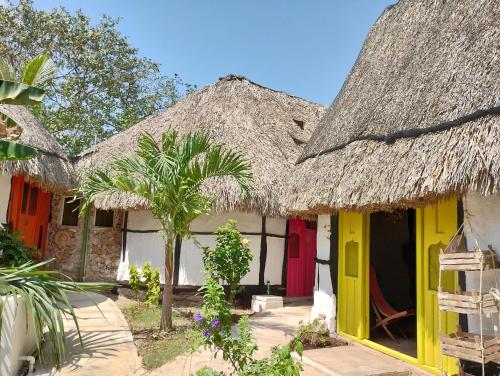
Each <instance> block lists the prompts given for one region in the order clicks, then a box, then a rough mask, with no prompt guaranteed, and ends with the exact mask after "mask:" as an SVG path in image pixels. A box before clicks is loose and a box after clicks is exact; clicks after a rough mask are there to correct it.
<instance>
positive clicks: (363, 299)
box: [338, 211, 370, 339]
mask: <svg viewBox="0 0 500 376" xmlns="http://www.w3.org/2000/svg"><path fill="white" fill-rule="evenodd" d="M369 220H370V217H369V214H364V213H355V212H346V211H341V212H340V213H339V265H338V274H339V277H338V281H339V289H338V291H339V297H338V298H339V302H341V301H343V302H345V301H347V299H350V300H349V301H352V302H353V303H354V304H344V305H343V306H342V305H340V304H339V309H338V314H339V317H338V331H339V333H343V334H346V335H349V336H354V337H356V338H358V339H365V338H368V337H369V336H370V317H369V315H370V309H369V304H370V300H369V299H370V295H369V289H368V287H369V281H368V270H369V263H370V259H369V252H368V239H369V231H370V226H369ZM349 247H354V248H355V249H352V248H349ZM348 249H349V250H350V251H355V256H354V257H353V260H356V261H355V262H354V265H351V267H354V268H355V272H356V276H349V275H346V274H348V271H346V252H347V250H348ZM351 256H352V255H351ZM347 261H349V260H347ZM352 307H354V312H352V311H350V312H348V311H349V308H352Z"/></svg>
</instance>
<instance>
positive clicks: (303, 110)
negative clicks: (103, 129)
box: [77, 75, 326, 215]
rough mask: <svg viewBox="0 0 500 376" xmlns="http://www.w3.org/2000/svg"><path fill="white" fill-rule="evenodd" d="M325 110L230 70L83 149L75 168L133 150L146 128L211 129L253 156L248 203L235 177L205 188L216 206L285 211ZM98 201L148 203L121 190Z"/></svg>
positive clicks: (270, 212) (100, 204)
mask: <svg viewBox="0 0 500 376" xmlns="http://www.w3.org/2000/svg"><path fill="white" fill-rule="evenodd" d="M325 110H326V107H325V106H322V105H318V104H314V103H310V102H308V101H305V100H303V99H300V98H297V97H293V96H290V95H288V94H286V93H284V92H279V91H274V90H271V89H268V88H265V87H263V86H260V85H257V84H255V83H253V82H251V81H249V80H247V79H246V78H244V77H241V76H236V75H229V76H227V77H224V78H221V79H220V80H219V81H218V82H216V83H214V84H212V85H209V86H207V87H205V88H204V89H202V90H200V91H198V92H195V93H193V94H190V95H189V96H188V97H186V98H185V99H183V100H181V101H180V102H178V103H177V104H175V105H174V106H172V107H170V108H167V109H166V110H165V111H164V112H162V113H160V114H158V115H155V116H151V117H149V118H147V119H145V120H144V121H142V122H140V123H138V124H136V125H135V126H133V127H131V128H129V129H127V130H126V131H124V132H122V133H119V134H117V135H115V136H113V137H111V138H110V139H108V140H106V141H103V142H101V143H99V144H98V145H97V146H95V147H94V148H93V149H91V150H89V151H87V152H85V153H83V154H82V156H81V158H80V160H79V162H78V163H77V169H78V170H79V171H80V173H84V172H85V171H88V169H89V168H95V167H104V166H105V165H106V164H107V163H109V162H110V161H112V160H113V159H114V158H117V157H120V156H122V155H125V154H127V153H130V152H133V151H134V150H135V148H136V144H137V139H138V136H139V135H140V134H141V133H143V132H146V131H147V132H150V133H152V134H153V135H154V136H155V137H157V138H159V137H160V136H161V134H163V133H164V132H166V131H168V130H177V131H178V132H179V133H180V134H181V135H182V134H185V133H187V132H189V131H193V130H197V129H202V128H203V129H208V130H209V134H210V136H211V138H212V141H213V142H214V143H218V144H221V143H222V144H224V145H225V146H226V147H228V148H231V149H234V150H238V151H239V152H241V153H243V154H244V155H245V156H246V157H247V158H248V159H249V160H250V161H251V163H252V170H253V174H254V179H255V181H254V184H253V188H254V193H253V195H252V197H251V198H250V199H249V200H248V201H246V202H245V203H243V202H241V197H240V192H239V189H237V187H236V185H235V183H234V182H233V181H232V180H224V181H223V182H221V181H213V182H211V183H210V184H208V185H207V187H206V189H207V191H208V192H209V193H213V194H214V195H215V196H216V197H217V198H218V199H217V202H216V203H215V210H219V211H228V210H233V209H243V210H252V211H257V212H259V213H262V214H266V215H280V214H285V207H284V194H285V192H286V182H287V179H288V178H289V176H290V172H291V169H292V167H293V165H294V163H295V161H296V160H297V158H298V156H299V155H300V153H301V151H302V147H303V145H304V144H305V143H306V142H307V141H308V140H309V137H310V135H311V134H312V131H313V130H314V128H315V126H316V125H317V123H318V121H319V118H320V117H321V115H322V114H323V113H324V111H325ZM96 206H97V207H99V208H103V209H109V208H128V209H132V208H141V207H145V203H144V202H143V201H141V200H140V199H138V198H137V197H133V196H131V195H126V194H121V195H113V196H104V197H101V198H100V199H98V200H96Z"/></svg>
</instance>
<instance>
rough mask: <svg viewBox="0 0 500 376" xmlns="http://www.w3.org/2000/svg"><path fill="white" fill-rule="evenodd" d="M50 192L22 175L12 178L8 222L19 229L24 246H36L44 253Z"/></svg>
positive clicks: (16, 229) (15, 229) (14, 228)
mask: <svg viewBox="0 0 500 376" xmlns="http://www.w3.org/2000/svg"><path fill="white" fill-rule="evenodd" d="M49 211H50V193H48V192H45V191H44V190H42V189H41V188H40V187H39V186H38V185H37V184H36V183H32V182H28V181H25V180H24V177H22V176H15V177H13V178H12V187H11V194H10V203H9V223H10V224H11V226H12V230H13V231H19V232H20V233H21V238H22V239H23V240H24V245H25V246H26V247H33V246H34V247H36V248H38V249H39V250H40V251H41V252H42V256H43V255H44V253H45V243H46V240H47V226H48V222H49Z"/></svg>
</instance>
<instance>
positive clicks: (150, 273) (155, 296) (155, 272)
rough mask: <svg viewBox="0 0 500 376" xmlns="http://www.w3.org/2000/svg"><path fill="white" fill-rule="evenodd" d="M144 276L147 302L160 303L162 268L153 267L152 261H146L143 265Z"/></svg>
mask: <svg viewBox="0 0 500 376" xmlns="http://www.w3.org/2000/svg"><path fill="white" fill-rule="evenodd" d="M142 276H143V277H144V284H145V285H146V304H149V305H158V304H159V303H160V291H161V289H160V270H159V269H157V268H151V263H149V262H145V263H144V265H143V266H142Z"/></svg>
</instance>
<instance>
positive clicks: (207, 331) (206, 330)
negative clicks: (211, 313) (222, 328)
mask: <svg viewBox="0 0 500 376" xmlns="http://www.w3.org/2000/svg"><path fill="white" fill-rule="evenodd" d="M203 337H205V338H208V337H210V329H203Z"/></svg>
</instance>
